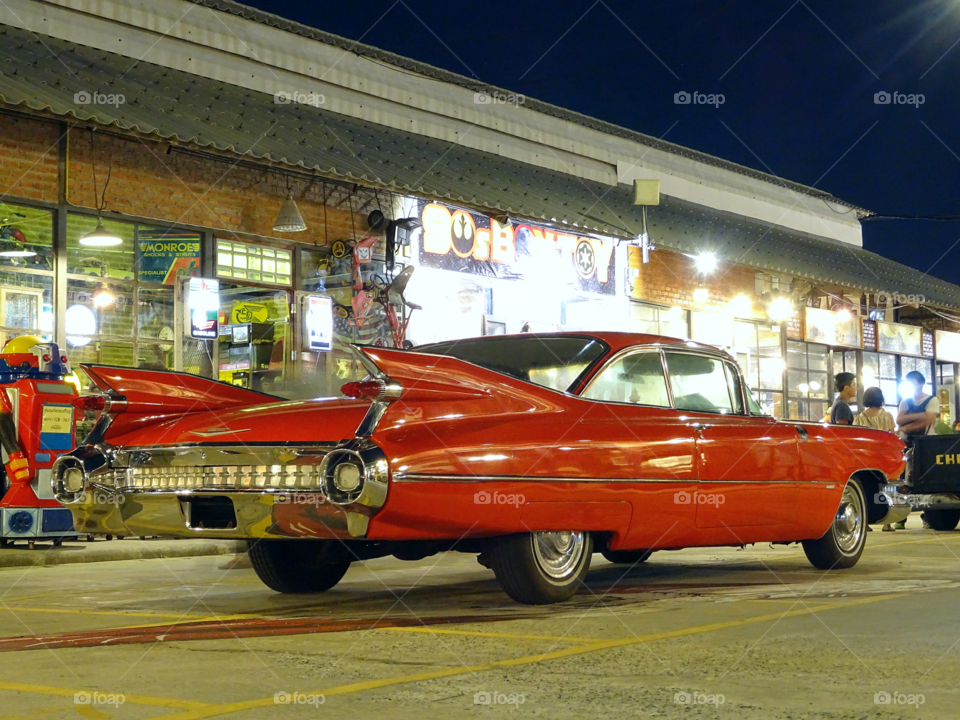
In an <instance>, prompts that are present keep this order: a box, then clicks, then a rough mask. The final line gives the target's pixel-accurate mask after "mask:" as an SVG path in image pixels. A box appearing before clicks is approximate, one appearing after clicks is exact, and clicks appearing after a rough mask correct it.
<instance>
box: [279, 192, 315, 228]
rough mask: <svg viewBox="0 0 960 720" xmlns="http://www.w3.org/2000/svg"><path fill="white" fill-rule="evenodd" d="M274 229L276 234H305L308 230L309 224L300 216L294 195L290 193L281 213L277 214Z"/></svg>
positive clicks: (281, 207) (281, 208)
mask: <svg viewBox="0 0 960 720" xmlns="http://www.w3.org/2000/svg"><path fill="white" fill-rule="evenodd" d="M273 229H274V230H275V231H276V232H303V231H304V230H306V229H307V224H306V223H305V222H304V221H303V216H302V215H301V214H300V208H298V207H297V203H296V201H295V200H294V199H293V193H290V194H289V195H288V196H287V199H286V200H284V201H283V205H281V206H280V212H279V213H277V219H276V221H275V222H274V223H273Z"/></svg>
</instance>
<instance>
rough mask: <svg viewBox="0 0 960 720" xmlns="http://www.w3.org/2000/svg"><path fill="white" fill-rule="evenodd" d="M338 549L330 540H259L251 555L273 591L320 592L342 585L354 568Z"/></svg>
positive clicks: (252, 546)
mask: <svg viewBox="0 0 960 720" xmlns="http://www.w3.org/2000/svg"><path fill="white" fill-rule="evenodd" d="M335 550H336V548H331V545H330V543H329V542H328V541H326V540H256V541H253V542H251V543H250V550H249V552H248V554H249V555H250V563H251V564H252V565H253V569H254V570H255V571H256V573H257V577H258V578H260V580H261V581H262V582H263V584H264V585H266V586H267V587H268V588H270V589H271V590H276V591H277V592H279V593H291V594H297V593H319V592H324V591H325V590H329V589H330V588H332V587H333V586H334V585H336V584H337V583H338V582H340V579H341V578H342V577H343V576H344V575H345V574H346V572H347V570H348V569H349V567H350V562H349V561H348V560H343V559H342V557H338V556H337V555H338V553H336V552H335ZM340 555H342V554H340Z"/></svg>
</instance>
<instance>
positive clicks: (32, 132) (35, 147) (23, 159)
mask: <svg viewBox="0 0 960 720" xmlns="http://www.w3.org/2000/svg"><path fill="white" fill-rule="evenodd" d="M58 137H59V135H58V126H57V125H56V124H55V123H47V122H39V121H36V120H30V119H26V118H19V117H15V116H12V115H3V114H0V194H2V195H14V196H17V197H22V198H29V199H31V200H39V201H42V202H50V203H55V202H56V201H57V139H58Z"/></svg>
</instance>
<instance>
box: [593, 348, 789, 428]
mask: <svg viewBox="0 0 960 720" xmlns="http://www.w3.org/2000/svg"><path fill="white" fill-rule="evenodd" d="M643 352H655V353H659V354H660V365H661V367H662V368H663V377H664V381H665V382H666V385H667V398H668V399H669V401H670V405H669V407H666V406H662V405H644V404H642V403H631V402H620V401H618V400H596V399H594V398H588V397H586V393H587V392H589V391H590V389H591V388H592V387H593V386H594V384H595V383H596V382H597V380H598V379H599V378H600V376H601V375H603V373H604V372H606V371H607V369H609V368H610V367H611V366H613V365H614V364H615V363H617V362H619V361H620V360H622V359H624V358H626V357H629V356H631V355H636V354H639V353H643ZM667 353H675V354H682V355H696V356H698V357H707V358H710V359H712V360H717V361H719V362H720V363H721V364H722V365H723V366H724V367H729V368H730V370H731V371H732V372H733V375H734V377H735V378H736V379H737V385H738V387H739V394H740V397H739V398H738V400H739V405H740V408H741V410H740V412H709V411H700V410H697V411H693V410H684V411H683V412H697V413H701V414H704V415H718V416H723V417H739V418H757V417H761V418H769V417H770V416H769V415H760V416H757V415H752V414H751V413H750V411H749V407H750V406H749V404H748V403H747V396H746V394H745V393H746V392H747V390H746V385H745V381H744V377H743V372H742V370H741V368H740V365H739V364H738V363H737V362H736V361H735V360H731V359H730V358H729V357H727V356H726V355H725V354H724V353H721V352H718V351H709V350H707V351H703V350H694V349H691V348H684V347H682V346H678V347H676V348H673V347H663V346H662V345H634V346H633V347H629V348H624V349H623V350H620V351H619V352H616V353H614V354H613V355H611V356H610V357H609V358H607V360H606V361H605V362H603V363H602V364H601V365H600V367H599V368H598V369H597V370H596V372H594V373H593V374H592V375H591V376H590V379H589V380H588V381H587V383H586V384H585V385H584V387H583V389H582V390H580V392H579V393H578V394H577V397H579V398H580V399H581V400H587V401H588V402H596V403H604V404H606V405H625V406H627V407H643V408H654V409H657V410H674V411H678V410H677V404H676V401H675V400H674V397H673V384H672V383H671V382H670V369H669V366H668V365H667V357H666V354H667ZM724 387H727V388H728V391H729V387H728V385H727V381H726V370H724ZM730 400H731V407H733V408H736V407H737V404H738V403H737V402H734V398H733V397H731V398H730ZM678 412H679V411H678Z"/></svg>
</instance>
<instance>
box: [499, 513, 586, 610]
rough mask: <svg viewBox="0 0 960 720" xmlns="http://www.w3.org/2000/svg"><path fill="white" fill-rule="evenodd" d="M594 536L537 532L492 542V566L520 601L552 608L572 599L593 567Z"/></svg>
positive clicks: (511, 593) (510, 592)
mask: <svg viewBox="0 0 960 720" xmlns="http://www.w3.org/2000/svg"><path fill="white" fill-rule="evenodd" d="M592 554H593V542H592V540H591V538H590V533H587V532H576V531H564V532H534V533H520V534H518V535H506V536H504V537H498V538H494V539H493V540H491V547H490V553H489V557H490V566H491V567H492V568H493V572H494V574H495V575H496V576H497V580H498V581H499V582H500V586H501V587H502V588H503V589H504V592H506V593H507V595H509V596H510V597H512V598H513V599H514V600H516V601H517V602H521V603H524V604H525V605H548V604H550V603H556V602H562V601H563V600H567V599H568V598H570V597H571V596H572V595H573V594H574V593H575V592H576V591H577V589H578V588H579V587H580V585H581V584H582V583H583V579H584V578H585V577H586V575H587V570H589V568H590V556H591V555H592Z"/></svg>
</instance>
